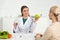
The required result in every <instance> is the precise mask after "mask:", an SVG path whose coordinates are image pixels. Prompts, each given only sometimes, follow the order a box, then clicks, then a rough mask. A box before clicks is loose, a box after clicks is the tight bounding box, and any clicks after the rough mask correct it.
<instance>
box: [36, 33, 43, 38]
mask: <svg viewBox="0 0 60 40" xmlns="http://www.w3.org/2000/svg"><path fill="white" fill-rule="evenodd" d="M42 36H43V35H42V34H39V33H38V34H36V36H35V38H40V37H42Z"/></svg>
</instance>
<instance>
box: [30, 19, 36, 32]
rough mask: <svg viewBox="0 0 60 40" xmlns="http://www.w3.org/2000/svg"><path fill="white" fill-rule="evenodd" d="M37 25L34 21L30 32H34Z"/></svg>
mask: <svg viewBox="0 0 60 40" xmlns="http://www.w3.org/2000/svg"><path fill="white" fill-rule="evenodd" d="M36 25H37V23H35V22H34V21H33V19H32V22H31V26H30V31H31V32H33V31H34V29H35V27H36Z"/></svg>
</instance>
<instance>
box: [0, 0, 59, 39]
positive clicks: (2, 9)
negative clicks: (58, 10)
mask: <svg viewBox="0 0 60 40" xmlns="http://www.w3.org/2000/svg"><path fill="white" fill-rule="evenodd" d="M23 5H27V6H28V7H29V13H30V15H31V16H34V15H35V14H39V15H41V17H40V19H39V20H38V21H37V25H36V29H35V30H34V33H33V34H32V37H31V36H29V37H31V38H33V36H34V35H35V34H36V33H40V34H44V32H45V30H46V28H47V27H48V26H49V25H50V24H51V20H50V19H49V17H48V14H49V9H50V7H51V6H54V5H57V6H59V7H60V0H0V30H7V31H9V32H10V33H12V30H13V22H14V19H15V18H16V17H17V16H18V15H21V12H20V11H21V10H20V8H21V6H23ZM23 36H24V35H23ZM25 36H26V38H27V37H28V35H25Z"/></svg>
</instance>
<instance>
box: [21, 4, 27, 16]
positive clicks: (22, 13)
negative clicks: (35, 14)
mask: <svg viewBox="0 0 60 40" xmlns="http://www.w3.org/2000/svg"><path fill="white" fill-rule="evenodd" d="M24 8H28V7H27V6H25V5H24V6H22V7H21V13H22V11H23V9H24ZM22 16H23V13H22Z"/></svg>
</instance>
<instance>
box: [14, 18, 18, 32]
mask: <svg viewBox="0 0 60 40" xmlns="http://www.w3.org/2000/svg"><path fill="white" fill-rule="evenodd" d="M14 23H17V27H16V28H14V27H13V32H14V33H17V32H18V30H19V29H18V17H17V18H16V19H15V20H14Z"/></svg>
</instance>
